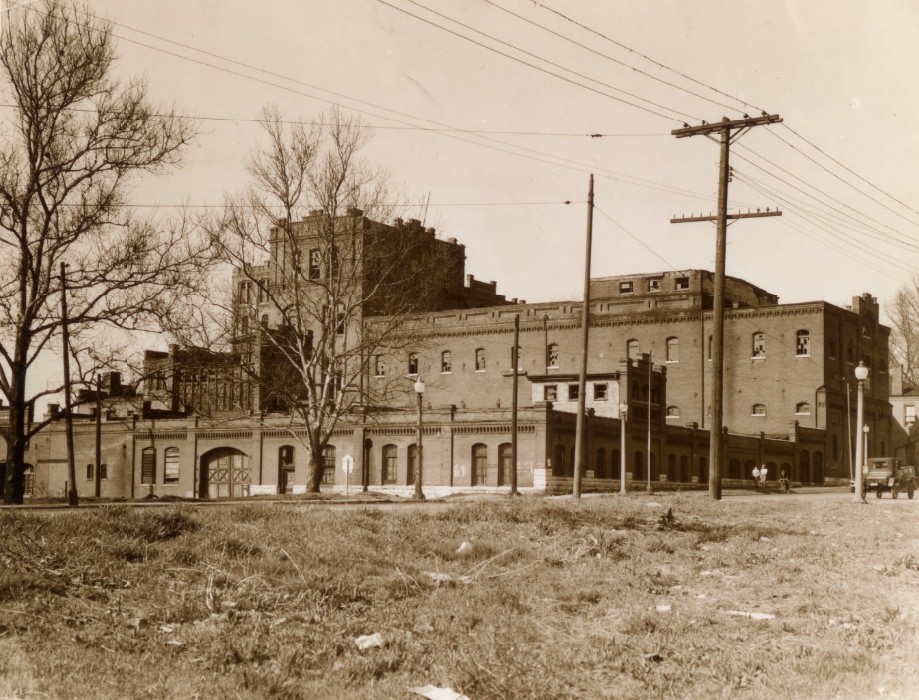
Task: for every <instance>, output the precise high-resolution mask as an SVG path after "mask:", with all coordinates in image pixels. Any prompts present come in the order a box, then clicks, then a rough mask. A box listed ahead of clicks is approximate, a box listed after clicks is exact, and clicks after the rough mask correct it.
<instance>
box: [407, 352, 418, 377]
mask: <svg viewBox="0 0 919 700" xmlns="http://www.w3.org/2000/svg"><path fill="white" fill-rule="evenodd" d="M408 374H418V353H417V352H410V353H409V354H408Z"/></svg>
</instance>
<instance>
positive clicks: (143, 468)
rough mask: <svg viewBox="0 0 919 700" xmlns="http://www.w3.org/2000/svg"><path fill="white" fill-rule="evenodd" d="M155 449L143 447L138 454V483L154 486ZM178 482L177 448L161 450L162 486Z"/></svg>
mask: <svg viewBox="0 0 919 700" xmlns="http://www.w3.org/2000/svg"><path fill="white" fill-rule="evenodd" d="M156 452H157V451H156V448H155V447H145V448H144V449H143V450H141V452H140V483H142V484H156V483H159V481H158V480H157V467H158V465H157V454H156ZM178 481H179V448H178V447H167V448H166V449H165V450H163V481H162V483H164V484H175V483H177V482H178Z"/></svg>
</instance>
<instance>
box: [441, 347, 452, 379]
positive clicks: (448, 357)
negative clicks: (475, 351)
mask: <svg viewBox="0 0 919 700" xmlns="http://www.w3.org/2000/svg"><path fill="white" fill-rule="evenodd" d="M440 371H441V373H442V374H448V373H450V372H452V371H453V355H452V354H451V353H450V352H448V351H446V350H445V351H444V352H442V353H441V355H440Z"/></svg>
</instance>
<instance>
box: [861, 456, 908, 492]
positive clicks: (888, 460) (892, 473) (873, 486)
mask: <svg viewBox="0 0 919 700" xmlns="http://www.w3.org/2000/svg"><path fill="white" fill-rule="evenodd" d="M887 490H889V491H890V496H891V498H896V497H897V496H898V495H899V494H900V493H901V492H902V491H905V492H906V495H907V497H908V498H912V497H913V493H914V492H915V490H916V468H915V467H912V466H904V465H902V464H901V463H900V460H899V459H897V458H896V457H872V458H871V459H869V460H868V464H867V465H866V466H865V469H864V473H863V478H862V492H863V493H867V492H868V491H874V492H875V494H876V495H877V497H878V498H880V497H881V495H882V494H883V493H884V491H887Z"/></svg>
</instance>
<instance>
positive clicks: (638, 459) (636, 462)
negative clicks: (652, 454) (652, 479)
mask: <svg viewBox="0 0 919 700" xmlns="http://www.w3.org/2000/svg"><path fill="white" fill-rule="evenodd" d="M644 464H645V455H644V453H643V452H641V451H640V450H639V451H636V452H635V456H634V459H633V460H632V478H633V479H636V480H638V479H642V478H644V475H643V472H644Z"/></svg>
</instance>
